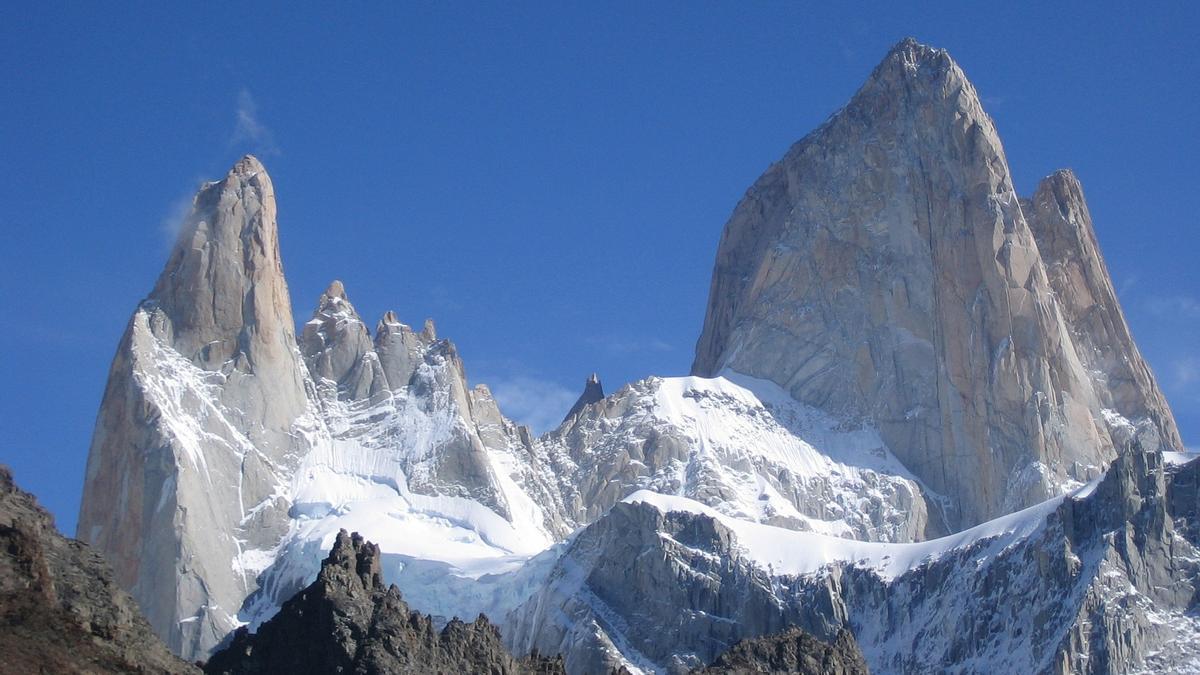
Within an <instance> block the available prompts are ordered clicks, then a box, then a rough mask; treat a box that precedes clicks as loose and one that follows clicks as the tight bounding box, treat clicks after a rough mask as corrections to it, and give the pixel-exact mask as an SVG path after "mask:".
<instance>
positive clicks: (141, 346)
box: [78, 156, 309, 658]
mask: <svg viewBox="0 0 1200 675" xmlns="http://www.w3.org/2000/svg"><path fill="white" fill-rule="evenodd" d="M305 379H306V378H305V375H304V367H303V365H302V363H301V362H300V360H299V358H298V356H297V354H296V337H295V324H294V322H293V318H292V307H291V302H290V300H289V295H288V288H287V282H286V281H285V280H284V277H283V265H282V263H281V261H280V257H279V242H278V228H277V225H276V221H275V189H274V186H273V185H272V184H271V178H270V176H269V175H268V174H267V172H266V169H264V168H263V166H262V164H261V163H260V162H259V161H258V160H257V159H255V158H254V157H251V156H246V157H243V158H242V159H241V160H239V161H238V162H237V163H236V164H234V165H233V167H232V168H231V169H230V170H229V172H228V173H227V174H226V175H225V177H224V178H223V179H221V180H219V181H216V182H211V183H206V184H204V185H202V186H201V188H200V191H199V192H198V193H197V194H196V197H195V199H194V200H193V202H192V211H191V213H190V214H189V215H188V217H187V219H186V220H185V221H184V223H183V226H182V229H181V230H180V233H179V238H178V239H177V241H176V242H175V246H174V249H173V250H172V252H171V254H170V257H169V258H168V260H167V263H166V265H165V266H164V268H163V271H162V274H161V275H160V276H159V278H158V281H157V283H156V284H155V285H154V289H153V290H152V291H151V293H150V295H149V297H147V298H146V299H145V300H144V301H143V302H142V303H141V304H140V306H139V307H138V308H137V310H136V311H135V312H134V314H133V317H132V318H131V319H130V322H129V326H128V328H127V329H126V331H125V335H124V337H123V338H122V340H121V344H120V346H119V347H118V348H117V354H116V356H115V357H114V358H113V363H112V368H111V370H110V371H109V380H108V385H107V387H106V389H105V392H104V399H103V402H102V403H101V405H100V411H99V414H98V415H97V418H96V428H95V431H94V433H93V436H92V445H91V449H90V451H89V454H88V465H87V477H86V480H85V483H84V493H83V500H82V503H81V505H80V513H79V526H78V533H79V538H80V539H83V540H84V541H86V542H88V543H90V544H92V545H93V546H95V547H96V548H98V549H99V550H100V551H102V552H103V553H104V555H105V557H107V558H108V560H109V561H110V562H111V563H112V566H113V571H114V573H115V575H116V578H117V581H118V583H119V584H120V585H121V586H122V587H123V588H126V589H128V590H129V591H130V592H131V593H132V594H133V595H134V597H135V598H136V599H137V601H138V605H139V606H140V607H141V608H142V610H143V611H144V612H145V613H146V617H147V619H148V620H149V621H150V623H151V625H152V626H153V627H154V629H155V631H156V632H157V633H158V634H159V635H160V636H161V637H162V638H163V639H164V640H165V641H166V642H167V644H168V645H170V647H171V648H172V649H173V650H175V651H176V652H177V653H179V654H181V655H183V656H185V657H188V658H191V657H194V656H198V655H203V654H206V653H207V651H208V650H209V649H210V648H211V647H212V646H213V645H214V644H215V643H216V642H217V641H218V640H220V638H221V636H222V635H224V633H226V632H228V631H229V630H230V629H231V628H232V627H233V625H234V624H235V623H236V621H235V619H234V616H233V614H232V613H231V612H236V608H237V607H238V606H239V605H240V603H241V601H242V599H243V598H244V597H245V595H246V594H247V593H248V592H250V591H251V590H253V584H254V577H253V575H250V576H249V577H248V578H247V577H245V576H243V575H241V574H238V575H234V576H231V575H230V574H229V570H230V561H231V560H234V561H236V560H239V555H240V551H241V550H242V549H241V547H242V546H245V547H247V548H249V549H256V548H257V549H269V548H271V547H272V546H274V545H275V544H276V543H277V537H276V535H277V533H278V532H279V531H281V530H282V529H286V526H285V525H284V523H285V522H286V519H287V510H288V506H289V505H288V503H287V498H286V496H283V495H281V494H280V493H279V492H278V491H277V490H276V488H275V486H276V484H277V481H278V476H279V475H280V474H281V473H286V472H287V471H288V470H289V468H288V467H289V464H290V463H291V462H293V461H295V458H296V457H299V456H301V455H302V454H303V451H302V448H304V447H305V445H304V444H305V443H306V441H305V440H304V439H303V438H302V435H301V434H296V433H294V430H293V424H294V423H296V421H297V419H299V418H300V416H301V415H302V414H304V412H305V411H306V409H307V407H308V403H309V400H308V395H307V391H308V388H307V387H306V382H305ZM201 410H202V411H204V412H203V416H202V418H203V420H204V422H203V423H202V424H201V423H198V422H195V421H194V420H193V419H192V417H191V415H193V414H199V413H197V412H196V411H201ZM183 430H186V431H183ZM248 449H249V450H251V451H248ZM155 505H157V506H155ZM251 506H253V507H254V508H253V511H251V510H250V507H251ZM235 569H236V568H235Z"/></svg>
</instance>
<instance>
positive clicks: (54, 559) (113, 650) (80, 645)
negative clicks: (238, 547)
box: [0, 466, 198, 673]
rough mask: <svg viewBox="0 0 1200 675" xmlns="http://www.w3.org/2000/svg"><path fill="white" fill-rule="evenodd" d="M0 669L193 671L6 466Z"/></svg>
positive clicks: (99, 561)
mask: <svg viewBox="0 0 1200 675" xmlns="http://www.w3.org/2000/svg"><path fill="white" fill-rule="evenodd" d="M0 655H2V656H0V671H3V672H6V673H193V672H198V669H196V668H195V667H194V666H192V665H190V664H187V663H185V662H183V661H181V660H179V659H178V658H176V657H175V656H174V655H173V654H171V652H170V651H169V650H168V649H167V647H166V645H164V644H163V643H162V641H161V640H159V639H158V637H156V636H155V635H154V632H153V631H152V630H151V628H150V625H149V624H148V623H146V620H145V619H144V618H142V615H141V614H140V613H139V612H138V608H137V605H136V604H135V603H134V601H133V598H131V597H129V595H128V594H127V593H125V592H124V591H122V590H121V589H120V588H119V587H118V586H117V585H116V583H114V581H113V575H112V571H111V570H110V569H109V567H108V565H107V564H106V563H105V562H104V559H103V558H102V557H101V556H100V554H99V553H97V552H95V551H93V550H92V549H90V548H89V547H88V546H87V545H85V544H83V543H82V542H79V541H75V540H72V539H66V538H65V537H63V536H62V535H60V534H59V533H58V531H57V530H56V529H55V527H54V521H53V519H52V518H51V516H50V514H49V513H47V512H46V511H45V510H44V509H42V507H41V506H39V505H38V504H37V501H36V500H35V499H34V497H33V495H30V494H29V493H27V492H24V491H22V490H21V489H20V488H18V487H17V486H16V485H15V484H14V482H13V477H12V473H11V472H10V471H9V469H8V467H5V466H0Z"/></svg>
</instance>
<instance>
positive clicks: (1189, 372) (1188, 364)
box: [1171, 356, 1200, 389]
mask: <svg viewBox="0 0 1200 675" xmlns="http://www.w3.org/2000/svg"><path fill="white" fill-rule="evenodd" d="M1171 376H1172V379H1173V380H1174V384H1175V386H1176V387H1178V388H1180V389H1184V388H1187V387H1191V386H1192V385H1194V384H1196V383H1198V382H1200V358H1197V357H1195V356H1190V357H1188V358H1184V359H1179V360H1177V361H1175V362H1174V363H1172V364H1171Z"/></svg>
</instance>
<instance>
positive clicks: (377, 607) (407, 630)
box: [205, 530, 563, 675]
mask: <svg viewBox="0 0 1200 675" xmlns="http://www.w3.org/2000/svg"><path fill="white" fill-rule="evenodd" d="M205 672H207V673H222V674H224V673H228V674H247V675H248V674H251V673H494V674H496V675H502V674H508V673H561V672H563V665H562V660H561V659H547V658H542V657H540V656H538V655H537V654H532V655H530V656H529V657H527V658H525V659H517V658H514V657H513V656H512V654H510V653H509V652H508V651H507V650H506V649H505V648H504V645H503V644H502V642H501V640H500V631H499V630H498V629H497V628H496V627H495V626H494V625H492V624H491V622H489V621H488V620H487V618H486V617H484V616H482V615H480V616H479V617H478V618H477V619H475V621H473V622H471V623H464V622H462V621H459V620H458V619H453V620H451V621H450V623H449V624H447V625H446V626H445V627H444V628H442V630H440V631H439V630H437V629H436V628H435V626H434V623H433V619H432V618H431V617H430V616H428V615H422V614H420V613H417V612H413V611H410V610H409V608H408V605H407V604H405V602H404V600H403V599H401V597H400V591H399V590H398V589H397V588H396V587H395V586H394V585H392V586H386V585H385V584H384V583H383V578H382V576H381V574H380V553H379V547H378V546H377V545H375V544H372V543H371V542H368V541H364V540H363V539H362V537H360V536H359V535H358V534H357V533H356V534H354V535H350V534H348V533H347V532H346V531H345V530H342V531H341V532H340V533H339V534H338V536H337V540H336V541H335V543H334V545H333V550H332V551H331V552H330V554H329V557H328V558H326V559H325V561H324V563H322V565H321V572H320V574H318V575H317V580H316V581H314V582H313V583H312V584H311V585H310V586H308V587H307V588H305V589H304V590H302V591H300V592H299V593H298V594H296V596H295V597H293V598H292V599H291V600H288V601H287V602H286V603H284V605H283V607H282V608H281V609H280V610H279V614H277V615H276V616H275V617H274V618H272V619H271V620H270V621H267V622H266V623H265V624H263V625H262V627H261V628H260V629H259V631H258V632H257V633H254V634H251V633H249V632H248V631H247V630H246V629H245V628H241V629H238V631H237V632H235V633H234V635H233V640H232V642H231V643H230V644H229V645H228V646H227V647H226V648H225V649H224V650H222V651H219V652H217V653H216V654H214V655H213V657H212V658H211V659H210V660H209V661H208V663H207V665H206V666H205Z"/></svg>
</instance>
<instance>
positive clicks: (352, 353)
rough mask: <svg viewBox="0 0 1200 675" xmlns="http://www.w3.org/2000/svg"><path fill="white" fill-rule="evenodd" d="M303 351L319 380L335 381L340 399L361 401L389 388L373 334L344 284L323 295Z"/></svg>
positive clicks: (307, 329)
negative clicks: (347, 295) (348, 294)
mask: <svg viewBox="0 0 1200 675" xmlns="http://www.w3.org/2000/svg"><path fill="white" fill-rule="evenodd" d="M300 352H301V353H302V354H304V360H305V363H307V364H308V372H309V373H310V374H311V375H312V376H313V377H314V378H315V379H316V380H317V381H322V380H327V381H329V382H332V383H333V385H334V386H335V387H336V393H335V395H336V396H341V397H344V398H348V399H351V400H359V399H364V398H369V397H372V396H378V395H379V394H381V393H382V392H385V391H387V390H388V389H389V386H388V381H387V376H386V375H385V370H384V367H383V364H382V363H381V361H380V359H379V356H378V355H377V354H376V353H375V350H374V345H373V344H372V343H371V335H370V333H368V332H367V327H366V326H365V325H364V324H363V322H362V319H360V318H359V316H358V312H356V311H355V310H354V306H353V305H351V304H350V301H349V300H348V299H347V298H346V289H345V288H344V287H343V286H342V282H340V281H334V282H333V283H331V284H330V285H329V288H328V289H326V291H325V292H324V293H322V294H321V298H320V300H319V301H318V304H317V309H316V311H315V312H313V318H312V319H310V320H309V321H308V323H306V324H304V333H303V334H302V335H301V337H300ZM404 384H407V380H406V381H405V383H404Z"/></svg>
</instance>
